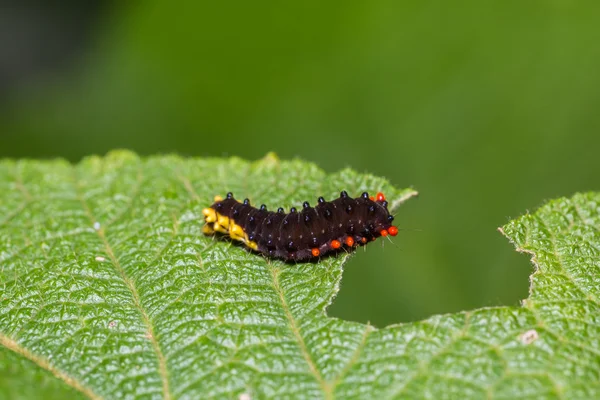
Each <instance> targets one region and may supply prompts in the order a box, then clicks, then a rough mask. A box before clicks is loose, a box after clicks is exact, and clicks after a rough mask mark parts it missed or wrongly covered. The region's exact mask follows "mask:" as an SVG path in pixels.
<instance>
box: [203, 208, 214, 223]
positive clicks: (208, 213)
mask: <svg viewBox="0 0 600 400" xmlns="http://www.w3.org/2000/svg"><path fill="white" fill-rule="evenodd" d="M202 214H204V220H205V221H206V222H208V223H211V222H215V221H216V220H217V213H216V212H215V210H213V209H212V208H205V209H204V210H202Z"/></svg>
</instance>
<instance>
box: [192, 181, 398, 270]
mask: <svg viewBox="0 0 600 400" xmlns="http://www.w3.org/2000/svg"><path fill="white" fill-rule="evenodd" d="M214 201H215V202H214V203H213V204H212V205H211V206H210V207H208V208H205V209H204V210H203V214H204V220H205V222H206V224H205V225H204V228H203V232H204V233H205V234H206V235H212V234H215V233H221V234H224V235H227V236H229V237H230V238H231V239H232V240H236V241H239V242H242V243H243V244H244V245H245V246H246V247H247V248H249V249H251V250H253V251H256V252H259V253H261V254H264V255H265V256H268V257H272V258H280V259H283V260H286V261H307V260H311V259H316V258H319V257H322V256H325V255H329V254H333V253H338V252H340V251H342V250H347V251H350V250H353V249H355V248H356V247H358V246H363V245H365V244H367V243H369V242H371V241H373V240H375V239H377V238H378V237H380V236H387V235H391V236H396V235H397V234H398V228H397V227H395V226H393V225H392V224H391V223H392V221H393V219H394V217H393V216H392V215H391V214H390V213H389V211H388V209H387V206H388V203H387V201H386V200H385V196H384V195H383V193H377V195H376V196H369V194H368V193H367V192H364V193H363V194H362V195H361V196H360V197H357V198H352V197H350V196H348V193H347V192H346V191H342V192H341V193H340V197H338V198H337V199H335V200H332V201H325V199H324V198H323V197H319V199H318V201H317V205H316V206H315V207H311V206H310V204H309V203H308V202H306V201H305V202H304V204H303V205H302V209H301V210H297V209H296V208H295V207H292V208H291V209H290V212H289V213H287V214H286V213H285V212H284V210H283V208H281V207H280V208H279V209H278V210H277V212H274V211H268V210H267V207H266V206H265V205H264V204H263V205H261V206H260V208H255V207H253V206H252V205H250V201H249V200H248V199H245V200H244V201H242V202H240V201H238V200H236V199H235V198H234V197H233V194H232V193H227V196H226V197H225V198H222V197H221V196H215V199H214Z"/></svg>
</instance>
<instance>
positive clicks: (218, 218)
mask: <svg viewBox="0 0 600 400" xmlns="http://www.w3.org/2000/svg"><path fill="white" fill-rule="evenodd" d="M217 201H218V200H217ZM202 213H203V214H204V218H205V219H206V222H207V224H206V225H204V227H203V228H202V232H203V233H204V234H206V235H210V234H213V233H215V231H216V232H221V233H226V234H228V235H229V237H231V239H232V240H239V241H241V242H243V243H244V244H245V245H246V246H248V247H249V248H251V249H252V250H258V243H256V242H253V241H251V240H250V239H248V235H247V234H246V232H244V229H243V228H242V227H241V226H240V225H238V224H236V223H235V221H234V220H233V219H231V218H229V217H226V216H224V215H221V214H219V213H218V212H216V211H215V210H214V209H212V208H205V209H204V210H202ZM213 222H214V223H213Z"/></svg>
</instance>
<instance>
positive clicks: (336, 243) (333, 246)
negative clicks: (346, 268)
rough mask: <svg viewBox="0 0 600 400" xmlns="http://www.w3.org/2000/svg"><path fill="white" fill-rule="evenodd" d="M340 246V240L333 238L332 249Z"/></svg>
mask: <svg viewBox="0 0 600 400" xmlns="http://www.w3.org/2000/svg"><path fill="white" fill-rule="evenodd" d="M340 247H342V244H341V243H340V241H339V240H332V241H331V248H332V249H339V248H340Z"/></svg>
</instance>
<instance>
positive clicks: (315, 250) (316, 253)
mask: <svg viewBox="0 0 600 400" xmlns="http://www.w3.org/2000/svg"><path fill="white" fill-rule="evenodd" d="M310 252H311V253H312V255H313V257H319V254H321V252H320V251H319V249H317V248H316V247H315V248H314V249H312V250H311V251H310Z"/></svg>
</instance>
